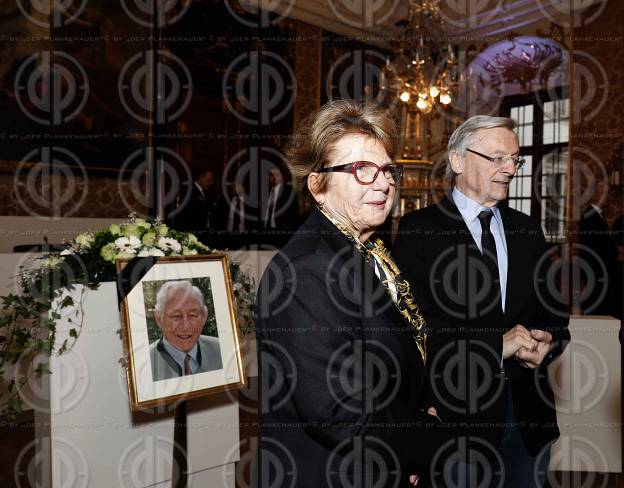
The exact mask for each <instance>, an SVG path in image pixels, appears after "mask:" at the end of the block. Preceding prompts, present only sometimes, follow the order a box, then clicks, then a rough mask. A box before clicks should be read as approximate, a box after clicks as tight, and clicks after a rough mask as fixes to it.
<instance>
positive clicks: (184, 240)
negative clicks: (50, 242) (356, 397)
mask: <svg viewBox="0 0 624 488" xmlns="http://www.w3.org/2000/svg"><path fill="white" fill-rule="evenodd" d="M215 252H217V251H215V250H212V249H210V248H209V247H207V246H205V245H204V244H202V243H201V242H200V241H199V239H198V238H197V237H196V236H195V235H193V234H189V233H186V232H178V231H176V230H174V229H170V228H169V227H167V226H166V225H165V224H163V223H162V222H159V221H154V222H150V221H147V220H144V219H137V218H134V217H132V216H131V217H130V219H129V220H128V221H127V222H124V223H121V224H113V225H111V226H109V227H108V228H107V229H105V230H102V231H99V232H95V233H92V232H83V233H80V234H78V235H77V236H76V237H75V238H74V239H73V240H72V241H70V242H69V243H67V248H66V249H65V250H63V251H62V252H60V253H51V254H47V255H45V256H43V257H41V258H38V259H36V260H35V261H34V262H33V263H31V264H32V266H30V265H29V266H24V267H23V268H22V269H21V271H20V274H19V277H18V278H19V284H20V288H21V294H17V295H16V294H10V295H7V296H4V297H0V303H2V314H0V316H3V317H4V319H3V321H0V337H5V338H6V339H5V344H13V345H14V346H13V349H11V350H8V351H5V352H4V357H3V359H4V360H6V361H7V363H6V364H8V363H9V362H11V361H13V362H15V361H17V360H18V359H19V358H21V357H27V356H28V357H30V355H32V356H33V357H35V356H37V355H38V354H47V355H48V356H49V355H51V354H53V353H54V354H63V353H65V352H67V351H69V350H70V349H71V347H72V344H73V343H72V342H71V341H72V340H73V341H75V340H77V339H78V337H79V335H80V328H81V324H79V323H75V328H72V329H71V330H70V331H69V336H70V338H71V339H69V340H68V339H66V340H65V341H64V342H63V343H62V344H61V345H60V347H58V345H56V343H55V333H56V320H57V319H59V318H60V316H61V315H60V311H61V310H62V309H63V308H65V307H71V306H73V305H75V304H74V303H73V301H72V300H71V298H70V297H66V298H64V299H63V300H62V301H60V302H56V300H57V299H58V298H59V297H60V296H61V295H62V288H69V289H71V288H73V287H74V286H75V285H77V284H83V285H86V286H87V287H89V288H97V287H98V284H99V283H100V282H102V281H114V280H115V279H116V277H117V272H116V268H115V260H116V259H121V258H135V257H149V256H180V255H182V256H191V255H196V254H212V253H215ZM230 272H231V274H232V281H233V283H234V286H233V288H234V298H235V306H236V315H237V319H238V325H239V328H240V331H241V333H242V334H243V335H244V334H247V333H249V332H253V331H254V329H255V317H254V304H255V285H254V282H253V280H252V279H251V278H250V277H249V276H248V275H247V274H246V273H245V272H243V270H242V269H241V268H240V266H239V265H238V264H237V263H235V262H230ZM33 290H35V291H36V293H33ZM55 303H56V309H53V308H52V307H53V304H55ZM46 315H47V316H48V318H47V319H44V320H43V329H42V325H41V320H42V319H41V317H42V316H46ZM42 330H45V331H47V333H48V335H47V337H43V336H42V335H41V331H42ZM0 350H1V348H0ZM3 365H4V362H3V361H0V414H4V415H9V416H12V415H15V414H17V413H20V412H21V408H22V403H21V397H20V395H19V392H20V390H21V387H22V386H23V385H22V384H21V383H20V382H18V381H17V380H15V379H13V380H9V379H4V378H5V377H6V375H4V376H3V374H4V373H5V370H4V369H3ZM46 368H47V366H46V365H45V363H40V364H39V366H38V367H37V371H35V373H37V374H39V373H45V372H47V371H46ZM3 391H8V392H9V393H8V394H4V393H3Z"/></svg>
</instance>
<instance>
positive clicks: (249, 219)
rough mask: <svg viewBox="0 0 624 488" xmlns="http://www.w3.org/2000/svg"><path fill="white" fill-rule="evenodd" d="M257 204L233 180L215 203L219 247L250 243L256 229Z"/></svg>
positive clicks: (236, 246)
mask: <svg viewBox="0 0 624 488" xmlns="http://www.w3.org/2000/svg"><path fill="white" fill-rule="evenodd" d="M257 212H258V205H257V203H255V202H253V201H252V200H251V196H250V195H249V193H248V192H247V191H245V187H244V185H243V184H242V183H241V182H238V181H235V182H234V183H232V184H231V185H230V186H228V188H227V193H226V196H225V197H224V198H222V199H221V200H220V201H219V202H218V203H217V212H216V213H217V226H218V229H219V230H218V236H217V240H218V247H219V249H226V248H227V249H238V248H240V247H243V246H248V245H250V244H252V243H253V242H252V235H253V233H254V231H255V230H256V229H257V227H258V225H257V222H255V220H257Z"/></svg>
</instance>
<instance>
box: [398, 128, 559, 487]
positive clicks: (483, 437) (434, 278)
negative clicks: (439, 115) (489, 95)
mask: <svg viewBox="0 0 624 488" xmlns="http://www.w3.org/2000/svg"><path fill="white" fill-rule="evenodd" d="M515 127H516V124H515V121H514V120H512V119H509V118H504V117H490V116H474V117H471V118H470V119H468V120H467V121H466V122H464V123H463V124H462V125H460V126H459V127H458V128H457V129H456V130H455V132H454V133H453V134H452V136H451V138H450V140H449V143H448V165H447V178H448V180H449V181H450V182H452V185H451V188H452V192H451V193H450V194H447V195H446V196H445V197H444V198H443V199H442V200H441V201H440V202H439V203H437V204H435V205H432V206H430V207H427V208H424V209H421V210H418V211H415V212H412V213H410V214H408V215H406V216H404V217H403V218H402V219H401V222H400V224H399V230H398V235H397V239H396V242H395V246H394V249H393V255H394V257H395V259H396V260H397V263H398V265H399V267H400V269H401V270H403V272H404V274H405V277H406V278H407V280H408V281H409V282H410V283H411V285H412V288H413V291H414V296H415V297H416V300H417V302H418V303H419V305H420V307H421V310H422V312H423V315H424V317H425V320H426V321H427V325H428V328H429V336H428V341H427V349H428V359H427V363H428V383H429V395H428V396H429V399H428V402H427V405H433V406H434V407H435V408H436V409H437V412H438V415H439V416H440V418H441V419H442V421H443V422H445V423H446V426H447V429H446V431H447V432H446V436H445V442H442V444H443V445H442V447H441V448H440V452H439V456H438V459H439V460H440V461H441V462H439V463H438V464H437V465H435V466H432V473H431V474H432V476H433V477H434V478H437V479H438V482H440V483H442V485H444V484H445V483H448V484H450V485H452V486H505V487H516V486H518V487H532V486H539V487H541V486H542V484H543V481H544V479H545V475H546V474H547V472H548V462H549V459H550V455H549V453H550V450H549V449H550V444H551V443H552V442H553V441H554V440H556V439H557V437H558V436H559V431H558V428H557V425H556V421H557V418H556V414H555V409H554V399H553V396H554V395H553V391H552V389H551V387H550V385H549V382H548V378H547V375H546V365H547V364H548V363H549V362H550V361H551V360H552V359H553V357H554V356H556V355H557V354H560V352H561V351H562V348H563V346H564V345H565V343H566V342H567V341H568V340H569V337H570V336H569V332H568V330H567V326H568V315H567V312H566V310H565V307H564V306H563V305H562V304H560V303H558V302H557V300H555V296H558V295H557V290H556V284H555V283H554V280H551V281H547V280H546V279H545V277H546V273H545V271H546V268H547V267H548V265H549V256H548V252H547V247H546V242H545V239H544V235H543V233H542V230H541V227H540V224H539V222H537V221H536V220H534V219H532V218H531V217H529V216H527V215H525V214H523V213H521V212H518V211H516V210H514V209H512V208H509V207H508V206H507V204H506V202H505V200H506V199H507V196H508V192H509V186H510V184H511V181H512V179H513V177H514V176H515V175H516V173H517V172H518V171H519V170H520V169H521V168H522V166H523V164H524V159H523V158H522V157H521V156H520V150H519V144H518V137H517V135H516V134H515V132H514V129H515ZM442 451H444V452H442Z"/></svg>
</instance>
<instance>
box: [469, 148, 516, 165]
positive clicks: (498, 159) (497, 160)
mask: <svg viewBox="0 0 624 488" xmlns="http://www.w3.org/2000/svg"><path fill="white" fill-rule="evenodd" d="M466 151H468V152H471V153H472V154H476V155H477V156H481V157H482V158H484V159H487V160H488V161H491V162H493V163H494V165H495V166H497V167H501V166H502V165H503V164H505V161H507V160H508V159H511V160H512V161H513V163H514V165H515V166H516V170H520V168H522V166H524V163H525V162H526V159H524V158H523V157H522V156H496V157H492V156H486V155H485V154H481V153H480V152H477V151H473V150H472V149H466Z"/></svg>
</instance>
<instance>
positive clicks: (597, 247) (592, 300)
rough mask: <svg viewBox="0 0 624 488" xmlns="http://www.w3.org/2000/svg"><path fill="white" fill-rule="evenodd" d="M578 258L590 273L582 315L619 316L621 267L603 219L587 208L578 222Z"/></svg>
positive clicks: (582, 304) (614, 244)
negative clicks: (579, 245) (591, 274)
mask: <svg viewBox="0 0 624 488" xmlns="http://www.w3.org/2000/svg"><path fill="white" fill-rule="evenodd" d="M578 230H579V244H581V246H582V247H581V248H580V253H579V258H580V259H581V260H583V261H584V262H585V264H586V265H587V266H588V268H587V269H590V270H591V272H592V273H593V275H594V276H593V277H591V278H593V279H587V280H586V283H587V286H592V288H591V289H590V288H588V289H586V290H584V299H583V301H582V303H581V306H582V307H583V309H584V311H585V313H587V314H592V315H613V316H615V317H617V318H620V317H622V292H621V289H622V276H621V273H622V267H621V265H620V263H619V261H618V255H619V251H618V248H617V243H616V241H615V239H614V238H613V237H612V235H611V232H610V231H609V226H608V225H607V223H606V222H605V220H604V219H603V217H602V216H601V215H600V214H599V213H598V212H597V211H596V209H594V208H593V207H591V206H590V207H589V208H588V209H587V210H586V211H585V212H584V214H583V218H582V219H581V221H580V222H579V228H578Z"/></svg>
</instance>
